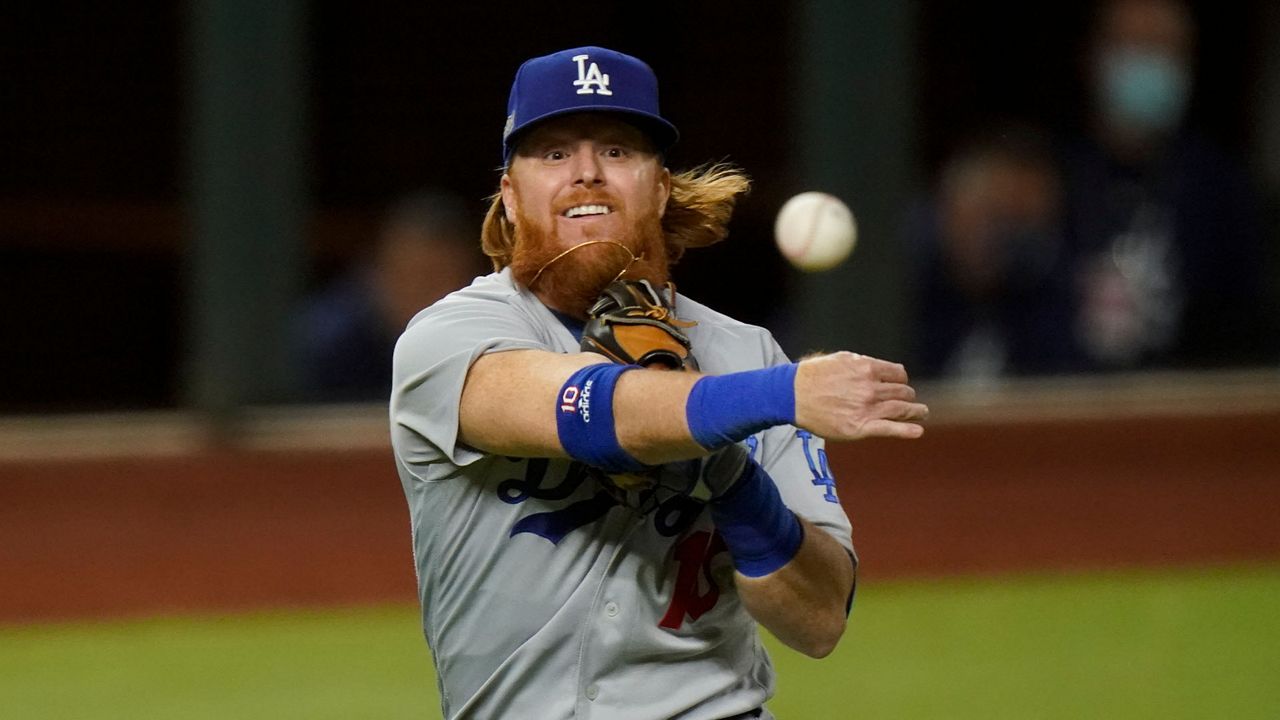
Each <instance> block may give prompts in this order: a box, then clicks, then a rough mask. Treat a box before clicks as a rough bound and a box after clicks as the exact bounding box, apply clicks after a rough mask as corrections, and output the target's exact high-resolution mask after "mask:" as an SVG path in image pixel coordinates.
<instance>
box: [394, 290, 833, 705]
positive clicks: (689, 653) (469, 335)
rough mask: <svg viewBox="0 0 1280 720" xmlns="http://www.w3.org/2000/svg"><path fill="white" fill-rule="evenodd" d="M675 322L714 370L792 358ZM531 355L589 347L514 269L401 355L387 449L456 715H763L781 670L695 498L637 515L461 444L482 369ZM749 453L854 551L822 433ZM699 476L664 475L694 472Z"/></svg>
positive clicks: (552, 473)
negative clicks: (473, 383)
mask: <svg viewBox="0 0 1280 720" xmlns="http://www.w3.org/2000/svg"><path fill="white" fill-rule="evenodd" d="M676 312H677V314H678V315H679V316H680V317H681V318H682V319H685V320H692V321H695V322H696V323H697V325H696V326H694V327H692V328H690V329H689V330H688V334H689V337H690V339H691V340H692V342H693V352H694V355H695V356H696V357H697V359H698V362H699V364H700V365H701V369H702V371H703V372H705V373H711V374H722V373H729V372H737V371H742V370H752V369H758V368H761V367H766V366H771V365H776V364H780V363H785V362H788V360H787V358H786V357H785V355H784V354H783V352H782V350H781V349H780V348H779V347H778V345H777V343H776V342H775V341H774V340H773V338H772V337H771V336H770V335H769V333H768V332H767V331H765V330H763V329H761V328H758V327H754V326H750V325H746V324H744V323H740V322H738V321H735V320H733V319H731V318H729V317H727V316H725V315H722V314H720V313H717V312H715V311H713V310H711V309H709V308H707V307H705V306H702V305H699V304H697V303H695V302H693V301H692V300H689V299H688V298H685V297H683V296H680V297H679V298H678V299H677V301H676ZM521 349H538V350H549V351H554V352H565V353H574V352H578V341H577V340H576V339H575V337H574V335H573V333H572V332H571V331H570V329H569V328H567V327H566V326H565V325H564V324H563V323H562V322H561V320H560V319H558V318H557V317H556V315H554V314H553V313H552V312H551V311H550V310H548V309H547V308H546V307H545V306H543V305H542V304H541V303H540V302H538V300H537V298H535V297H534V296H533V295H532V294H531V293H529V292H528V291H527V290H524V289H522V288H520V287H518V286H517V285H516V284H515V283H514V282H513V280H512V279H511V275H510V270H509V269H508V270H504V271H502V272H500V273H495V274H492V275H488V276H485V277H482V278H478V279H477V280H476V281H475V282H474V283H473V284H472V285H471V286H470V287H467V288H464V289H462V290H459V291H457V292H455V293H453V294H451V295H449V296H448V297H446V298H445V299H443V300H441V301H440V302H438V303H436V304H435V305H433V306H431V307H430V308H428V309H427V310H424V311H423V312H422V313H420V314H419V315H418V316H417V317H416V318H415V319H414V320H413V321H412V322H411V323H410V325H409V328H408V329H407V330H406V332H405V334H404V335H403V337H402V338H401V339H400V342H399V344H398V345H397V347H396V355H395V381H394V382H395V386H394V389H393V393H392V399H391V426H392V443H393V446H394V449H395V458H396V465H397V470H398V472H399V475H400V480H401V482H402V484H403V486H404V492H405V496H406V498H407V500H408V503H409V509H410V513H411V517H412V529H413V548H414V555H415V560H416V565H417V572H418V588H419V596H420V597H419V599H420V601H421V603H422V624H423V630H424V632H425V634H426V639H427V643H428V645H429V646H430V648H431V651H432V656H433V658H434V661H435V665H436V671H437V674H438V678H439V683H440V694H441V699H442V704H443V710H444V716H445V717H446V718H449V719H452V718H462V717H467V718H471V717H474V718H539V719H545V720H557V719H560V718H571V717H572V718H602V719H607V720H655V719H657V718H682V719H685V720H716V719H719V718H727V717H732V716H734V715H737V714H739V713H745V712H749V711H751V710H754V709H756V708H758V707H760V706H761V705H762V704H763V703H764V702H765V700H766V699H767V698H769V697H770V696H772V694H773V687H774V673H773V668H772V665H771V663H770V661H769V657H768V655H767V654H766V653H765V650H764V647H763V646H762V644H761V642H760V638H759V635H758V633H757V630H756V624H755V622H754V621H753V619H752V618H751V617H750V616H749V615H748V614H747V612H746V610H745V609H744V608H743V607H742V604H741V602H740V600H739V597H738V595H737V592H736V591H735V589H734V582H733V566H732V563H731V560H730V557H729V554H728V552H727V551H726V550H725V548H724V544H723V540H721V539H720V537H719V535H718V534H717V533H716V530H715V526H714V525H713V524H712V522H711V518H710V512H709V511H708V510H707V508H706V505H705V502H704V501H703V500H700V499H698V496H697V494H696V493H694V494H689V493H680V492H677V493H667V494H666V495H665V496H662V497H659V498H658V499H657V500H655V502H656V507H644V508H636V507H633V506H630V505H629V504H627V503H626V502H624V501H621V500H619V499H618V497H617V493H616V492H610V491H609V490H608V489H606V488H605V487H603V486H602V485H601V484H600V483H599V482H598V481H596V480H595V479H594V478H593V477H592V475H591V473H589V472H588V471H587V468H585V467H584V466H582V465H581V464H580V463H576V462H573V461H570V460H548V459H540V458H532V459H530V458H513V457H501V456H493V455H487V454H484V453H482V452H479V451H477V450H476V449H474V448H470V447H467V446H466V445H464V444H462V443H461V442H460V441H459V438H458V406H459V402H460V398H461V394H462V388H463V383H464V382H465V380H466V376H467V371H468V369H469V368H470V366H471V364H472V363H473V362H474V361H475V360H476V359H477V358H479V357H480V356H481V355H483V354H485V353H492V352H505V351H513V350H521ZM558 400H559V399H558V398H550V397H549V398H547V405H548V412H553V411H554V409H555V407H556V404H557V402H558ZM744 446H745V447H746V448H747V449H748V450H749V451H750V452H751V453H752V454H753V455H754V456H755V458H756V459H757V460H759V461H760V463H761V464H762V465H763V466H764V467H765V469H766V470H767V471H768V472H769V473H770V475H772V477H773V478H774V480H775V481H776V482H777V484H778V487H779V490H780V492H781V494H782V497H783V499H784V500H785V502H786V504H787V506H789V507H790V508H791V509H792V510H794V511H795V512H796V513H797V514H799V515H801V516H802V517H805V518H806V519H808V520H809V521H811V522H812V523H814V524H815V525H816V526H817V527H818V528H820V529H821V530H823V531H825V532H828V533H830V534H831V535H832V536H833V537H834V538H836V540H837V541H838V542H840V543H841V544H842V545H843V546H844V547H845V548H846V549H848V550H849V552H850V553H851V554H852V552H853V547H852V541H851V537H850V527H849V521H848V518H847V517H846V516H845V514H844V511H843V509H842V508H841V506H840V504H839V501H838V499H837V497H836V494H835V482H834V480H833V479H832V478H831V473H830V471H829V469H828V467H827V461H826V454H825V451H824V450H823V443H822V441H821V439H819V438H816V437H813V436H812V435H810V434H809V433H807V432H804V431H800V430H797V429H796V428H794V427H791V426H780V427H775V428H772V429H770V430H767V431H764V432H762V433H758V434H756V435H755V436H753V437H751V438H748V439H747V441H746V442H745V443H744ZM698 466H699V463H698V461H690V462H688V463H677V464H673V465H669V466H666V467H665V468H664V472H670V473H675V474H677V475H681V474H683V475H685V476H688V477H695V478H696V476H697V473H698ZM761 717H764V718H768V717H770V715H769V713H768V712H765V713H764V714H763V715H761Z"/></svg>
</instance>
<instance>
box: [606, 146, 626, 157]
mask: <svg viewBox="0 0 1280 720" xmlns="http://www.w3.org/2000/svg"><path fill="white" fill-rule="evenodd" d="M605 156H606V157H611V158H620V157H626V156H627V151H626V150H625V149H624V148H620V147H611V148H609V149H608V150H606V151H605Z"/></svg>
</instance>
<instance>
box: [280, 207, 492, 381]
mask: <svg viewBox="0 0 1280 720" xmlns="http://www.w3.org/2000/svg"><path fill="white" fill-rule="evenodd" d="M478 227H479V223H478V222H470V221H469V218H468V217H467V213H466V210H465V208H464V207H463V204H462V203H461V201H459V200H458V199H456V198H454V197H451V196H448V195H442V194H436V193H421V194H417V195H413V196H410V197H407V198H405V199H404V200H402V201H400V202H399V203H398V204H396V205H395V206H394V207H393V208H392V209H391V210H390V212H389V213H388V214H387V216H386V218H385V219H384V221H383V224H382V227H381V228H380V230H379V233H378V237H377V241H376V242H375V243H374V245H373V247H372V248H371V251H370V252H369V253H368V256H367V257H366V258H365V259H363V260H362V261H360V262H359V263H357V264H356V265H355V267H353V268H352V270H351V271H349V272H348V273H346V274H344V275H342V276H340V277H339V278H337V279H336V280H335V281H334V282H332V283H330V284H329V285H328V286H326V287H324V288H323V289H322V290H321V291H320V292H319V293H317V294H316V295H315V296H313V297H311V298H310V299H308V301H307V303H306V306H305V308H304V309H303V312H302V314H301V316H300V317H299V319H298V323H297V327H296V331H297V346H298V351H299V352H298V354H299V363H300V374H301V376H302V380H303V388H304V394H305V396H306V398H307V399H309V400H320V401H328V402H334V401H359V400H385V399H386V398H387V397H388V396H389V395H390V392H391V354H392V351H393V349H394V348H395V342H396V338H397V337H399V335H400V333H401V332H402V331H403V330H404V327H405V325H406V324H407V323H408V322H409V320H410V319H411V318H412V317H413V316H414V315H415V314H417V312H418V311H419V310H421V309H423V308H425V307H426V306H428V305H430V304H432V303H434V302H435V301H436V300H438V299H440V298H441V297H443V296H444V295H446V294H448V293H449V292H452V291H453V290H456V289H458V288H460V287H463V286H464V285H466V284H468V283H470V282H471V280H472V279H473V278H474V277H475V276H476V275H478V274H481V273H483V272H485V269H484V263H483V262H482V261H483V260H484V257H483V255H482V254H481V252H480V243H479V239H478V237H476V229H477V228H478Z"/></svg>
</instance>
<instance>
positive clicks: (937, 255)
mask: <svg viewBox="0 0 1280 720" xmlns="http://www.w3.org/2000/svg"><path fill="white" fill-rule="evenodd" d="M1060 192H1061V189H1060V182H1059V176H1058V172H1057V170H1056V166H1055V164H1054V160H1053V153H1052V150H1051V147H1050V146H1049V144H1048V143H1047V141H1046V140H1045V139H1044V137H1043V136H1042V135H1041V134H1040V133H1038V132H1036V131H1034V130H1032V129H1030V128H1023V127H1009V128H1007V129H1006V130H1004V131H1003V132H993V133H992V134H991V135H990V136H989V137H987V138H984V139H982V140H979V141H976V142H971V143H969V144H968V145H967V146H965V147H964V148H962V149H961V150H959V151H958V152H957V153H955V154H954V155H953V156H952V158H951V159H950V160H949V161H948V162H947V163H946V164H945V165H944V167H943V169H942V171H941V173H940V180H939V182H938V188H937V191H936V193H935V197H934V198H932V199H931V200H930V202H928V203H927V204H924V205H922V206H921V207H919V208H917V210H916V212H915V213H914V214H913V216H912V218H911V219H910V222H909V230H908V232H909V245H910V247H911V251H912V257H913V261H914V262H915V282H914V283H913V287H914V288H915V289H916V291H917V295H916V298H915V303H914V305H915V310H916V312H917V316H918V319H917V321H916V323H915V325H914V327H915V328H916V331H917V337H916V338H915V340H914V343H913V344H914V346H915V347H914V353H913V354H914V360H913V366H912V371H913V372H916V373H919V374H921V375H922V376H946V377H954V378H964V379H970V380H975V379H990V378H993V377H998V376H1002V375H1022V374H1031V373H1054V372H1064V371H1067V370H1071V369H1074V368H1075V366H1076V360H1075V354H1074V350H1073V346H1072V341H1071V337H1070V332H1069V331H1068V329H1069V328H1070V325H1071V316H1072V312H1071V293H1070V283H1069V281H1068V280H1067V275H1068V273H1066V272H1065V270H1064V255H1063V252H1062V250H1063V248H1062V239H1061V235H1060V232H1059V229H1058V228H1059V211H1060V199H1061V198H1060Z"/></svg>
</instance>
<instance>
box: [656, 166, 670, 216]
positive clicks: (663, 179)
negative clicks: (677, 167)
mask: <svg viewBox="0 0 1280 720" xmlns="http://www.w3.org/2000/svg"><path fill="white" fill-rule="evenodd" d="M658 183H659V184H661V185H662V197H660V198H659V199H658V217H663V216H665V215H666V214H667V201H668V200H670V199H671V171H670V170H668V169H667V168H665V167H664V168H662V172H661V173H660V174H659V176H658Z"/></svg>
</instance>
